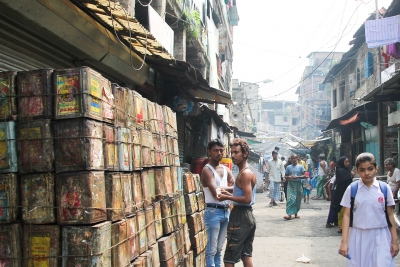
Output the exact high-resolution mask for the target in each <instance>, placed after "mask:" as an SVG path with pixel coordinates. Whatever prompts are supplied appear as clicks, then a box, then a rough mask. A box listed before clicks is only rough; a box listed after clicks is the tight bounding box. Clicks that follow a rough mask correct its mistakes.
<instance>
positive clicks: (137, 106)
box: [132, 91, 144, 129]
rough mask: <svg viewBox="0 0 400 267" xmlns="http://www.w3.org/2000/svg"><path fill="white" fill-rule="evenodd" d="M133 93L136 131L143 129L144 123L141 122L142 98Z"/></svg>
mask: <svg viewBox="0 0 400 267" xmlns="http://www.w3.org/2000/svg"><path fill="white" fill-rule="evenodd" d="M132 93H133V103H134V107H135V112H134V114H135V116H136V127H137V128H138V129H144V121H143V98H142V96H141V95H140V94H139V93H138V92H136V91H132Z"/></svg>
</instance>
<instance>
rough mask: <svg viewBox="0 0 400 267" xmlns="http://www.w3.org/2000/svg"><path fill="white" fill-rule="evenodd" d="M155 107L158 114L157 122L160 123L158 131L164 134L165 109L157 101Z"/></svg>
mask: <svg viewBox="0 0 400 267" xmlns="http://www.w3.org/2000/svg"><path fill="white" fill-rule="evenodd" d="M155 108H156V116H157V123H158V128H157V133H159V134H161V135H164V134H165V127H164V114H163V110H162V107H161V106H160V105H159V104H157V103H155Z"/></svg>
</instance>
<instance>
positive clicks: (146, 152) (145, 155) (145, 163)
mask: <svg viewBox="0 0 400 267" xmlns="http://www.w3.org/2000/svg"><path fill="white" fill-rule="evenodd" d="M152 166H153V163H152V160H151V149H150V147H142V167H152Z"/></svg>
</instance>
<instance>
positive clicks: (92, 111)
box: [53, 67, 103, 121]
mask: <svg viewBox="0 0 400 267" xmlns="http://www.w3.org/2000/svg"><path fill="white" fill-rule="evenodd" d="M53 75H54V79H53V83H54V84H53V86H54V88H55V91H56V96H55V98H54V106H55V112H54V119H56V120H59V119H71V118H82V117H85V118H91V119H95V120H99V121H102V120H103V103H102V88H101V80H102V78H103V77H102V76H101V74H100V73H98V72H95V71H94V70H92V69H90V68H88V67H81V68H74V69H63V70H56V71H54V74H53Z"/></svg>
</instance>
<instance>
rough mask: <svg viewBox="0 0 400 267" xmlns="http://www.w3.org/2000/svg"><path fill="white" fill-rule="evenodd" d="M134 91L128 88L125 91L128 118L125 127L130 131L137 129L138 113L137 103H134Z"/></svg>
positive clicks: (125, 110)
mask: <svg viewBox="0 0 400 267" xmlns="http://www.w3.org/2000/svg"><path fill="white" fill-rule="evenodd" d="M133 95H134V91H133V90H131V89H129V88H127V89H126V90H125V91H124V98H125V108H124V112H125V116H126V123H125V127H126V128H130V129H136V113H135V103H134V97H133Z"/></svg>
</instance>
